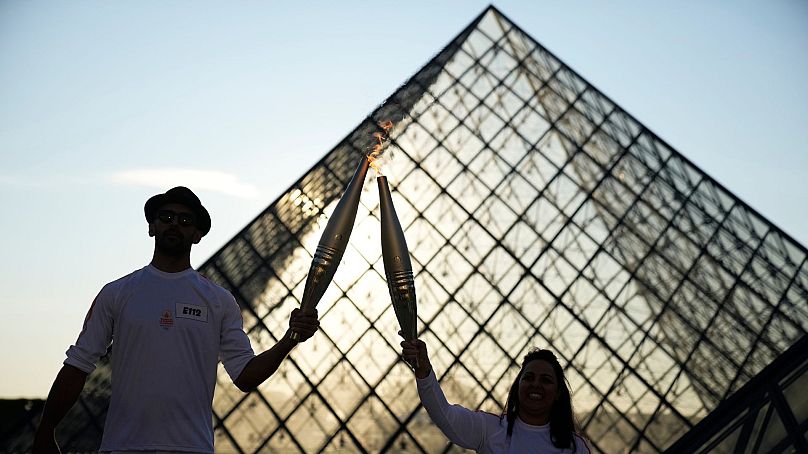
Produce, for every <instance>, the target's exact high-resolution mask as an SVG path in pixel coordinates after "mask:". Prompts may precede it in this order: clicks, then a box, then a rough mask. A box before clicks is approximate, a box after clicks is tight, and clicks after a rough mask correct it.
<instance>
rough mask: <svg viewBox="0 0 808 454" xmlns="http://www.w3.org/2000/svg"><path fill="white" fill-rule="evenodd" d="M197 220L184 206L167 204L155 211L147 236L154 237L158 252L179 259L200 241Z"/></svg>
mask: <svg viewBox="0 0 808 454" xmlns="http://www.w3.org/2000/svg"><path fill="white" fill-rule="evenodd" d="M196 224H197V219H196V216H195V215H194V213H193V212H192V211H191V210H190V209H189V208H188V207H186V206H185V205H180V204H178V203H169V204H166V205H163V206H161V207H160V209H158V210H157V216H155V219H152V221H151V222H150V223H149V236H153V237H154V244H155V247H156V248H157V250H158V252H160V253H161V254H163V255H167V256H170V257H181V256H183V255H187V254H189V253H190V252H191V246H193V245H194V244H197V243H199V240H201V239H202V234H201V232H200V231H199V230H198V229H197V228H196Z"/></svg>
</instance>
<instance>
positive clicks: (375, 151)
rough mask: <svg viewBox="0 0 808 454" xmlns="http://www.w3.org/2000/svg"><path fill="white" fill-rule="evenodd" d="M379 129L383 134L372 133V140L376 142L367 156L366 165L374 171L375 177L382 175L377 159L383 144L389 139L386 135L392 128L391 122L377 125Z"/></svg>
mask: <svg viewBox="0 0 808 454" xmlns="http://www.w3.org/2000/svg"><path fill="white" fill-rule="evenodd" d="M379 128H381V129H382V130H383V131H384V132H379V131H376V132H374V133H373V138H374V139H376V140H377V143H376V144H375V145H373V147H372V148H371V151H370V153H369V154H368V164H370V166H371V167H373V170H375V171H376V174H377V175H382V169H381V167H380V166H379V162H378V161H379V157H380V156H381V154H382V147H383V146H384V142H385V141H387V140H388V139H390V136H388V135H387V133H389V132H390V129H392V128H393V122H392V121H390V120H387V121H385V122H383V123H379Z"/></svg>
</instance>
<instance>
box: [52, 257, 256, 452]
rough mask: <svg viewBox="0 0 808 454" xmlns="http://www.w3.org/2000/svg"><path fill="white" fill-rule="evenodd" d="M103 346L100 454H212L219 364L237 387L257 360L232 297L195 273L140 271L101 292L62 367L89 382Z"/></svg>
mask: <svg viewBox="0 0 808 454" xmlns="http://www.w3.org/2000/svg"><path fill="white" fill-rule="evenodd" d="M110 343H112V349H113V354H112V397H111V399H110V405H109V410H108V411H107V418H106V423H105V425H104V435H103V438H102V441H101V448H100V451H102V452H107V451H109V452H119V451H142V450H151V451H172V452H199V453H213V427H212V411H211V405H212V401H213V391H214V387H215V386H216V369H217V365H218V363H219V360H220V359H221V361H222V363H223V364H224V367H225V370H226V371H227V373H228V374H229V375H230V377H231V378H233V379H235V378H236V377H238V376H239V374H241V371H242V369H243V368H244V366H246V365H247V363H248V362H249V361H250V360H251V359H252V358H253V357H254V353H253V350H252V347H251V346H250V341H249V339H248V338H247V335H246V334H245V333H244V331H243V329H242V318H241V312H240V311H239V307H238V304H237V303H236V301H235V299H234V298H233V296H232V295H231V294H230V293H229V292H228V291H226V290H225V289H223V288H221V287H219V286H218V285H216V284H215V283H213V282H211V281H209V280H208V279H206V278H205V277H203V276H202V275H200V274H199V273H197V272H196V271H194V270H193V269H188V270H185V271H182V272H179V273H166V272H163V271H160V270H158V269H157V268H155V267H153V266H151V265H149V266H146V267H144V268H142V269H140V270H137V271H135V272H133V273H131V274H129V275H127V276H125V277H123V278H121V279H118V280H116V281H114V282H111V283H109V284H107V285H106V286H104V288H103V289H101V292H100V293H99V294H98V296H97V297H96V299H95V301H94V302H93V306H92V307H91V309H90V312H89V313H88V314H87V318H86V320H85V322H84V328H83V329H82V332H81V334H79V337H78V339H77V340H76V344H75V345H73V346H71V347H70V348H69V349H68V350H67V359H66V360H65V364H69V365H71V366H74V367H76V368H78V369H80V370H82V371H84V372H87V373H90V372H92V371H93V370H94V369H95V365H96V362H97V361H98V359H99V358H100V357H101V356H102V355H104V353H105V352H106V350H107V347H109V345H110Z"/></svg>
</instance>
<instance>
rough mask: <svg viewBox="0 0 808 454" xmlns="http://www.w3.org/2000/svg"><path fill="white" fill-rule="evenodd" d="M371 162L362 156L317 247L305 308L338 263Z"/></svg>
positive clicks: (316, 300)
mask: <svg viewBox="0 0 808 454" xmlns="http://www.w3.org/2000/svg"><path fill="white" fill-rule="evenodd" d="M368 165H369V161H368V159H367V158H366V157H362V161H361V162H360V163H359V166H358V167H357V168H356V171H355V172H354V175H353V178H351V182H350V183H348V186H347V187H346V188H345V192H344V193H343V194H342V198H341V199H340V201H339V203H337V207H336V208H335V209H334V212H333V213H332V214H331V218H329V219H328V223H326V225H325V230H324V231H323V235H322V236H321V237H320V243H319V244H317V250H316V251H315V252H314V258H313V259H312V260H311V267H310V268H309V275H308V276H307V277H306V287H305V288H304V290H303V300H302V301H301V303H300V308H301V309H302V310H303V311H304V312H305V311H308V310H310V309H314V308H315V307H316V306H317V303H319V302H320V299H321V298H322V297H323V294H324V293H325V291H326V289H328V285H329V284H330V283H331V280H332V278H333V277H334V273H336V271H337V267H339V263H340V261H341V260H342V255H343V254H344V253H345V248H346V247H347V246H348V240H349V239H350V237H351V231H352V230H353V225H354V221H355V220H356V211H357V209H358V207H359V196H360V195H361V194H362V185H363V184H364V182H365V175H367V172H368ZM291 338H292V340H299V339H300V335H299V334H298V333H295V332H293V333H292V335H291Z"/></svg>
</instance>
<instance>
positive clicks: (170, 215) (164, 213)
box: [157, 210, 196, 227]
mask: <svg viewBox="0 0 808 454" xmlns="http://www.w3.org/2000/svg"><path fill="white" fill-rule="evenodd" d="M157 219H159V220H160V222H162V223H164V224H171V223H172V222H174V219H176V220H177V224H179V225H181V226H183V227H190V226H192V225H194V224H195V223H196V217H195V216H194V215H193V213H177V212H175V211H171V210H158V211H157Z"/></svg>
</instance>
